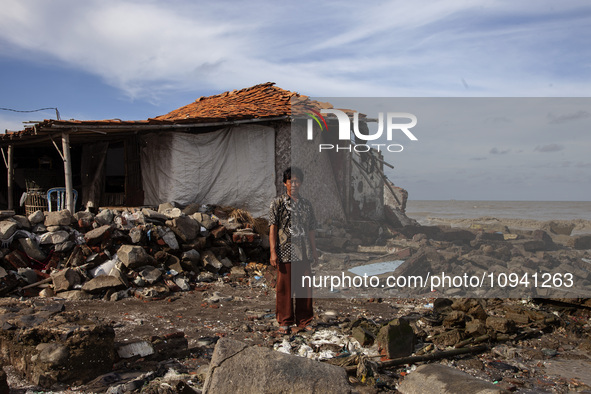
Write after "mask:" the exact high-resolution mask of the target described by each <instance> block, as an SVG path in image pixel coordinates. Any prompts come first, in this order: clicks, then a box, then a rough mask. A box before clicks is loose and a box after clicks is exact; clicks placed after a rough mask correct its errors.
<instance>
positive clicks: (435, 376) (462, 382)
mask: <svg viewBox="0 0 591 394" xmlns="http://www.w3.org/2000/svg"><path fill="white" fill-rule="evenodd" d="M398 391H400V392H401V393H403V394H430V393H433V394H435V393H437V394H447V393H449V394H456V393H471V394H500V393H503V392H504V391H503V390H502V389H501V388H499V387H497V386H495V385H494V384H492V383H490V382H486V381H484V380H480V379H477V378H474V377H472V376H470V375H468V374H467V373H465V372H462V371H460V370H457V369H454V368H450V367H446V366H444V365H441V364H426V365H421V366H420V367H418V368H417V369H416V370H415V371H414V372H412V373H410V374H408V375H406V377H405V378H404V380H403V381H402V383H400V384H399V385H398Z"/></svg>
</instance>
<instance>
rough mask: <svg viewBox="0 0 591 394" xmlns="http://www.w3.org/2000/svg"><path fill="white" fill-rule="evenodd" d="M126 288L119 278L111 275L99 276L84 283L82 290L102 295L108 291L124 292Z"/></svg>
mask: <svg viewBox="0 0 591 394" xmlns="http://www.w3.org/2000/svg"><path fill="white" fill-rule="evenodd" d="M125 288H126V286H125V284H123V282H121V280H120V279H119V278H117V277H116V276H111V275H101V276H97V277H96V278H93V279H91V280H89V281H88V282H86V283H84V285H83V286H82V290H84V291H85V292H87V293H90V294H100V293H102V292H103V291H106V290H110V289H113V290H123V289H125Z"/></svg>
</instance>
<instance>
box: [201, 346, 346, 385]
mask: <svg viewBox="0 0 591 394" xmlns="http://www.w3.org/2000/svg"><path fill="white" fill-rule="evenodd" d="M203 392H204V393H210V394H213V393H232V392H234V393H350V392H351V388H350V386H349V384H348V382H347V374H346V373H345V370H344V369H342V368H340V367H337V366H334V365H329V364H324V363H321V362H318V361H313V360H309V359H307V358H302V357H297V356H292V355H288V354H284V353H280V352H276V351H274V350H271V349H267V348H262V347H257V346H252V347H249V346H248V345H246V344H245V343H242V342H239V341H236V340H233V339H228V338H221V339H220V340H219V341H218V343H217V344H216V346H215V349H214V352H213V356H212V358H211V363H210V367H209V372H208V373H207V378H206V380H205V384H204V386H203Z"/></svg>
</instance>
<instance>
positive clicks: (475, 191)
mask: <svg viewBox="0 0 591 394" xmlns="http://www.w3.org/2000/svg"><path fill="white" fill-rule="evenodd" d="M245 4H246V3H240V2H230V1H218V2H204V1H197V2H196V1H188V0H187V1H183V0H173V1H166V2H165V1H158V0H152V1H130V0H116V1H110V0H86V1H74V0H55V1H51V2H48V1H43V0H4V1H3V2H2V13H1V14H0V81H1V85H0V86H1V88H2V89H1V93H0V98H1V99H0V107H5V108H13V109H18V110H31V109H36V108H43V107H56V106H57V107H58V108H59V111H60V113H61V115H62V118H64V119H70V118H75V119H108V118H120V119H133V120H135V119H146V118H148V117H153V116H157V115H161V114H164V113H167V112H169V111H170V110H172V109H175V108H178V107H180V106H182V105H185V104H188V103H190V102H191V101H193V100H195V99H196V98H198V97H200V96H206V95H211V94H217V93H220V92H223V91H226V90H233V89H240V88H244V87H248V86H251V85H254V84H257V83H262V82H267V81H273V82H276V83H277V85H278V86H279V87H282V88H284V89H287V90H293V91H298V92H300V93H302V94H306V95H309V96H325V97H326V96H346V97H357V96H364V97H365V96H367V97H374V96H379V97H587V96H589V92H591V78H590V76H591V44H589V43H591V29H589V26H591V3H589V2H587V1H583V0H581V1H562V2H556V1H544V0H541V1H540V0H531V1H530V0H523V1H518V2H516V1H461V0H450V1H443V2H442V1H415V2H408V1H374V2H366V3H364V4H361V2H353V1H338V2H336V1H326V2H308V1H300V2H297V3H296V2H293V3H285V4H282V3H279V2H270V1H264V2H263V1H251V2H248V6H246V5H245ZM583 111H584V110H583ZM590 111H591V109H590ZM567 112H568V111H567ZM565 114H566V113H565ZM54 116H55V113H54V112H52V111H45V112H41V113H32V114H22V113H11V112H7V111H0V129H2V130H4V129H9V130H19V129H22V122H23V121H28V120H40V119H45V118H52V117H54ZM556 116H558V115H556ZM583 118H584V117H583ZM446 137H447V138H446ZM449 137H450V136H449V135H447V136H445V135H443V134H438V133H432V134H431V135H430V141H429V144H427V143H425V144H424V148H423V149H424V150H423V151H421V152H418V153H416V152H415V153H414V156H413V153H412V152H410V151H409V152H405V153H408V155H406V156H399V157H397V158H396V160H397V161H398V163H395V164H397V168H400V171H401V173H396V174H389V175H390V176H391V177H392V178H397V179H394V180H395V182H397V183H400V185H401V186H403V187H406V188H407V189H408V190H409V192H410V196H411V198H413V196H414V198H418V199H438V198H445V199H447V198H455V199H509V200H510V199H526V200H527V199H536V200H539V199H542V200H544V199H552V200H554V199H558V200H589V197H588V196H590V195H591V186H589V185H591V182H589V181H590V180H591V179H589V173H591V171H589V170H590V168H589V166H590V163H591V159H588V158H587V156H588V155H586V154H584V153H583V152H584V149H581V147H585V146H589V140H590V139H591V138H590V137H589V136H588V135H586V134H585V133H577V134H576V138H577V139H576V140H575V141H571V142H570V143H565V142H564V141H562V140H561V139H560V137H559V135H558V134H557V133H556V132H550V131H547V130H540V135H532V134H524V135H523V138H524V139H531V140H532V141H529V140H528V141H526V142H524V143H523V146H522V145H521V144H517V143H516V142H515V141H516V139H515V138H512V137H511V136H499V138H498V141H490V140H488V139H482V140H479V139H478V138H476V137H474V139H473V140H471V144H473V145H468V143H467V142H465V140H462V139H458V141H460V142H457V143H455V144H450V143H449ZM438 138H441V139H440V140H438ZM533 140H539V141H543V142H540V143H536V141H533ZM462 141H463V142H462ZM418 143H420V141H419V142H418ZM431 144H433V145H434V146H446V149H447V151H446V154H442V153H441V152H439V153H438V151H436V150H429V149H428V148H427V145H429V146H430V145H431ZM552 144H554V145H552ZM577 145H578V146H579V148H576V147H577ZM416 146H417V147H418V146H420V145H416ZM536 147H538V150H537V151H535V149H536ZM552 147H554V149H553V148H552ZM495 149H496V150H495ZM416 150H419V149H418V148H416ZM519 150H522V153H523V152H524V151H525V152H528V155H530V153H531V155H532V157H534V156H535V155H537V156H535V157H536V160H524V157H525V156H524V155H523V154H522V155H518V154H517V152H518V151H519ZM530 150H532V152H530ZM540 155H543V156H542V157H544V159H543V162H544V163H545V166H546V167H547V168H542V167H540V160H539V157H540ZM458 157H461V158H465V160H463V161H461V162H460V163H459V164H458V162H457V160H458ZM478 158H480V159H482V160H480V165H479V166H478V171H476V170H473V169H472V168H471V167H470V163H472V164H473V163H476V162H478ZM483 158H486V159H487V160H488V163H491V162H492V159H493V158H494V159H495V160H499V158H501V159H502V160H501V161H502V162H503V163H504V164H503V165H505V167H502V168H501V169H500V168H499V167H495V166H491V165H485V163H484V162H486V160H484V159H483ZM472 159H473V160H472ZM419 160H420V161H421V163H422V164H421V168H423V169H422V170H421V172H420V173H419V172H416V173H415V172H413V171H416V170H413V168H415V169H417V166H416V165H414V166H413V165H411V164H412V163H416V162H418V161H419ZM466 163H468V164H466ZM459 167H462V168H459ZM488 168H490V170H488ZM516 168H519V169H520V170H519V171H516V170H515V169H516ZM557 168H560V169H561V170H560V171H558V170H557ZM429 169H437V171H432V172H430V170H429ZM446 169H447V170H448V171H447V174H448V175H447V178H446V180H447V182H446V183H445V184H443V183H442V182H443V180H442V176H441V171H445V170H446ZM511 169H513V170H511ZM501 170H502V171H503V172H499V171H501ZM462 171H464V173H462ZM487 171H488V172H487ZM520 171H521V172H522V174H521V175H520V176H521V178H517V177H509V176H508V175H515V174H514V173H516V172H520ZM466 172H468V173H469V175H470V176H471V177H472V178H473V179H479V177H481V178H482V179H484V178H486V179H488V180H489V183H487V186H486V187H476V188H475V187H474V184H473V183H470V181H469V180H468V177H467V175H466ZM503 173H504V174H505V175H502V174H503ZM430 174H432V175H430ZM454 174H457V175H454ZM548 175H551V177H550V178H549V177H548ZM552 177H556V178H558V179H559V180H561V183H560V187H558V188H553V187H551V186H549V185H548V183H549V182H550V183H552V182H553V181H552V179H551V178H552ZM519 179H522V182H521V183H520V181H519ZM419 180H420V182H419ZM524 180H527V181H528V182H530V183H531V185H530V186H531V187H530V186H528V187H523V182H524ZM398 181H400V182H398ZM517 186H519V187H517ZM556 189H558V190H556ZM498 190H501V191H502V192H500V193H497V192H495V191H498ZM542 190H545V192H544V193H541V191H542ZM541 195H543V197H540V196H541Z"/></svg>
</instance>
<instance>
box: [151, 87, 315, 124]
mask: <svg viewBox="0 0 591 394" xmlns="http://www.w3.org/2000/svg"><path fill="white" fill-rule="evenodd" d="M274 85H275V83H274V82H267V83H262V84H259V85H255V86H252V87H250V88H246V89H241V90H233V91H231V92H225V93H221V94H216V95H215V96H209V97H199V98H198V99H197V100H195V101H194V102H192V103H191V104H188V105H185V106H184V107H181V108H178V109H175V110H174V111H171V112H169V113H167V114H166V115H161V116H157V117H156V118H154V120H160V121H174V122H183V121H193V120H195V119H248V118H266V117H277V116H287V115H291V99H292V98H294V97H295V98H300V97H302V98H304V97H305V96H300V95H299V94H298V93H295V92H290V91H289V90H284V89H281V88H278V87H277V86H274Z"/></svg>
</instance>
